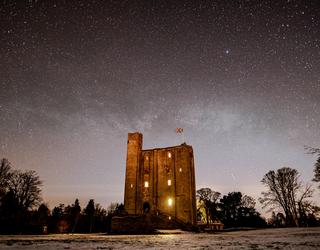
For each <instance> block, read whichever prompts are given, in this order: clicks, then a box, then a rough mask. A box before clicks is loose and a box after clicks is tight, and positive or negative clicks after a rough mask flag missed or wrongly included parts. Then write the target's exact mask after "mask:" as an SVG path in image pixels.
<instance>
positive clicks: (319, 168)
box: [305, 146, 320, 189]
mask: <svg viewBox="0 0 320 250" xmlns="http://www.w3.org/2000/svg"><path fill="white" fill-rule="evenodd" d="M305 150H307V152H308V153H309V154H313V155H317V156H318V159H317V160H316V162H315V164H314V169H313V172H314V178H313V181H315V182H320V148H312V147H308V146H305ZM319 189H320V185H319Z"/></svg>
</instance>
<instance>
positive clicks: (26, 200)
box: [9, 170, 42, 210]
mask: <svg viewBox="0 0 320 250" xmlns="http://www.w3.org/2000/svg"><path fill="white" fill-rule="evenodd" d="M41 185H42V181H41V180H40V177H39V175H38V174H37V173H36V172H35V171H33V170H27V171H24V172H22V171H20V170H15V171H13V172H12V176H11V178H10V180H9V189H10V191H12V192H13V194H14V196H15V198H16V199H17V201H18V204H19V206H20V207H21V208H22V209H24V210H28V209H32V208H33V207H35V206H36V205H38V204H39V203H40V201H41V189H40V186H41Z"/></svg>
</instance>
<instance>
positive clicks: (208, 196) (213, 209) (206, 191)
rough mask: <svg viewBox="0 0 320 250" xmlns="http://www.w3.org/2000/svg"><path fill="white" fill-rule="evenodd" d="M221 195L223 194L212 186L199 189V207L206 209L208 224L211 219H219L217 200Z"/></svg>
mask: <svg viewBox="0 0 320 250" xmlns="http://www.w3.org/2000/svg"><path fill="white" fill-rule="evenodd" d="M220 195H221V194H220V193H219V192H215V191H213V190H211V189H210V188H201V189H199V190H197V198H198V200H199V207H200V209H204V211H205V217H206V223H207V225H209V223H210V221H212V220H213V219H217V213H218V212H217V207H218V204H217V201H218V199H219V197H220Z"/></svg>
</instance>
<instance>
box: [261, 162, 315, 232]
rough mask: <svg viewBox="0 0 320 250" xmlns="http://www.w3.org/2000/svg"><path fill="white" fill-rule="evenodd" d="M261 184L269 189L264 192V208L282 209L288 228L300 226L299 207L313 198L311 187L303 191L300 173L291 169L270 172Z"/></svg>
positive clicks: (262, 200)
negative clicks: (275, 207) (276, 207)
mask: <svg viewBox="0 0 320 250" xmlns="http://www.w3.org/2000/svg"><path fill="white" fill-rule="evenodd" d="M261 182H262V183H263V184H264V185H265V186H266V187H267V188H268V191H266V192H262V195H263V198H260V202H261V203H263V204H264V207H266V206H270V207H274V206H278V207H280V208H282V210H283V211H284V213H285V216H286V224H287V226H299V217H301V214H299V212H301V209H300V210H299V206H303V205H304V204H306V200H307V198H310V197H311V196H312V191H313V190H312V189H311V186H307V187H305V189H304V190H303V186H302V184H301V182H300V181H299V173H298V171H297V170H295V169H292V168H289V167H283V168H280V169H278V170H277V171H273V170H271V171H269V172H268V173H267V174H265V176H264V177H263V179H262V180H261ZM299 195H300V196H299Z"/></svg>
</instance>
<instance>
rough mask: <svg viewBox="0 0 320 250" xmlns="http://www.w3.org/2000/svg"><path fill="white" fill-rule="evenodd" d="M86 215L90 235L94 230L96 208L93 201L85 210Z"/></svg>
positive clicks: (90, 201)
mask: <svg viewBox="0 0 320 250" xmlns="http://www.w3.org/2000/svg"><path fill="white" fill-rule="evenodd" d="M84 214H85V216H86V217H87V219H88V221H89V233H91V232H92V229H93V223H94V214H95V206H94V200H93V199H91V200H89V202H88V204H87V206H86V208H85V209H84Z"/></svg>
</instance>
